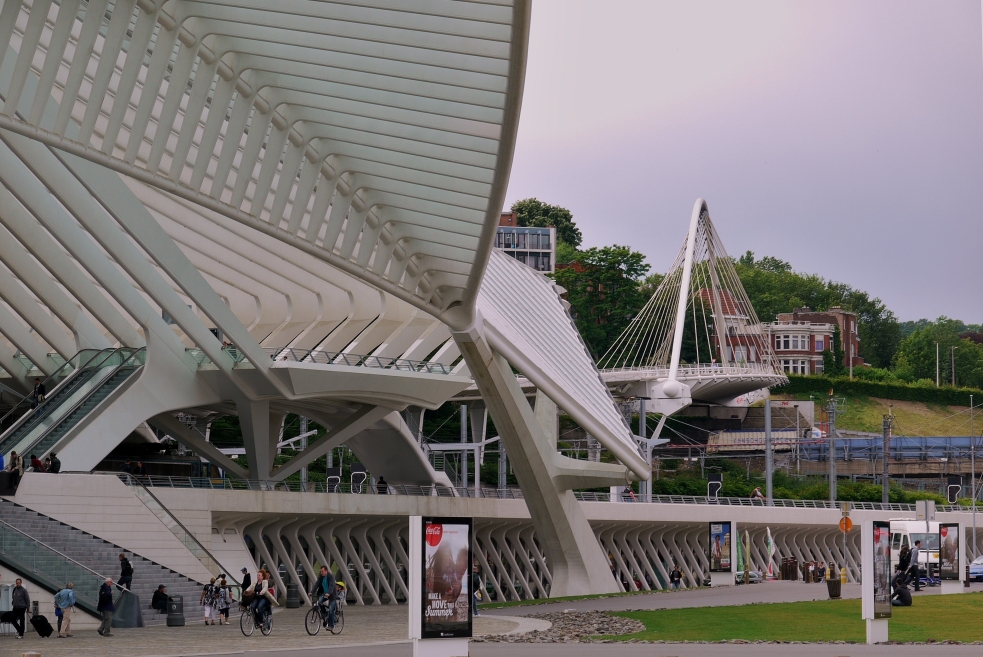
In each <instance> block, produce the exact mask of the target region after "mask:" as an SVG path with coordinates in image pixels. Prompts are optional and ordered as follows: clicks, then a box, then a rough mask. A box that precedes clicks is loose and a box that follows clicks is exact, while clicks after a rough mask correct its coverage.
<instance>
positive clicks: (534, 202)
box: [512, 198, 584, 262]
mask: <svg viewBox="0 0 983 657" xmlns="http://www.w3.org/2000/svg"><path fill="white" fill-rule="evenodd" d="M512 212H514V213H515V215H516V217H515V219H516V224H518V225H519V226H538V227H541V228H545V227H547V226H553V227H554V228H556V239H557V241H561V242H566V243H567V244H569V245H570V246H574V247H576V246H580V243H581V242H582V241H583V239H584V238H583V235H581V234H580V229H579V228H577V224H575V223H574V221H573V214H572V213H571V212H570V210H567V209H566V208H561V207H560V206H558V205H550V204H549V203H543V202H542V201H540V200H539V199H535V198H526V199H522V200H521V201H516V202H515V203H513V204H512ZM557 258H558V259H557V262H562V260H559V254H557Z"/></svg>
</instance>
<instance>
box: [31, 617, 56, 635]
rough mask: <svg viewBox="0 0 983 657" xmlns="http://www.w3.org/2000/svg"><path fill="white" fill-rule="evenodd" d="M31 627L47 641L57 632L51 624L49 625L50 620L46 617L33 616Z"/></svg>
mask: <svg viewBox="0 0 983 657" xmlns="http://www.w3.org/2000/svg"><path fill="white" fill-rule="evenodd" d="M31 625H33V626H34V629H35V630H37V631H38V634H40V635H41V638H42V639H47V638H48V637H49V636H51V633H52V632H54V631H55V630H54V628H52V627H51V623H49V622H48V619H47V618H45V617H44V616H33V617H32V618H31Z"/></svg>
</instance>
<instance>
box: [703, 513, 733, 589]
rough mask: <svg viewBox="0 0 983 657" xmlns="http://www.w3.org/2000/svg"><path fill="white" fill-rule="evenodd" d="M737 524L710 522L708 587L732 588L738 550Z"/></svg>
mask: <svg viewBox="0 0 983 657" xmlns="http://www.w3.org/2000/svg"><path fill="white" fill-rule="evenodd" d="M737 537H738V533H737V523H735V522H730V521H727V522H711V523H710V541H709V546H708V548H709V549H708V550H707V555H708V556H709V561H710V586H733V585H734V565H735V564H736V563H737V550H738V543H739V542H740V541H739V540H738V538H737Z"/></svg>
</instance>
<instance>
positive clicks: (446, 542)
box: [408, 516, 473, 657]
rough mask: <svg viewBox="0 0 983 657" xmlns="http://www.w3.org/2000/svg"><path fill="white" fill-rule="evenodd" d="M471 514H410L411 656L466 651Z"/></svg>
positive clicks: (446, 656)
mask: <svg viewBox="0 0 983 657" xmlns="http://www.w3.org/2000/svg"><path fill="white" fill-rule="evenodd" d="M472 536H473V522H472V519H471V518H424V517H421V516H410V531H409V548H410V554H409V559H410V572H409V583H410V595H409V605H408V607H409V638H410V639H411V640H412V641H413V657H467V655H468V644H469V642H470V639H471V636H472V627H471V623H472V618H471V595H472V593H473V592H472V591H471V580H472V577H471V564H472V561H473V555H472V552H471V546H472V543H473V541H472Z"/></svg>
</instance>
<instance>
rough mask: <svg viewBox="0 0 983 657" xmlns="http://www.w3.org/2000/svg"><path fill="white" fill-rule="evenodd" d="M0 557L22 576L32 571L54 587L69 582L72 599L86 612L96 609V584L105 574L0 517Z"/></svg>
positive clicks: (97, 589)
mask: <svg viewBox="0 0 983 657" xmlns="http://www.w3.org/2000/svg"><path fill="white" fill-rule="evenodd" d="M0 559H2V560H3V561H6V562H8V563H9V565H10V566H12V567H14V569H15V570H20V571H21V573H23V574H24V575H27V574H28V573H31V574H33V578H34V579H36V580H41V581H44V582H45V583H46V584H47V585H48V586H49V587H50V588H54V589H55V590H60V589H61V588H62V587H64V586H65V584H66V583H67V582H72V583H73V584H74V586H75V600H76V602H77V603H78V604H79V605H80V606H82V607H84V608H86V609H87V610H88V611H91V612H93V613H94V612H95V611H96V607H97V606H98V602H99V587H100V586H102V584H103V583H104V582H105V581H106V579H107V576H106V575H100V574H99V573H97V572H96V571H94V570H92V569H91V568H89V567H87V566H85V565H83V564H81V563H79V562H78V561H76V560H75V559H72V558H71V557H69V556H68V555H66V554H63V553H62V552H59V551H58V550H56V549H55V548H53V547H51V546H50V545H47V544H45V543H42V542H41V541H39V540H37V539H36V538H34V537H33V536H30V535H29V534H26V533H24V532H22V531H21V530H19V529H17V528H16V527H14V526H13V525H10V524H8V523H6V522H4V521H2V520H0Z"/></svg>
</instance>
